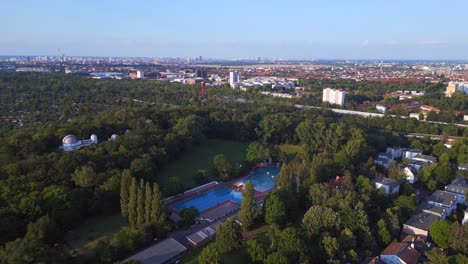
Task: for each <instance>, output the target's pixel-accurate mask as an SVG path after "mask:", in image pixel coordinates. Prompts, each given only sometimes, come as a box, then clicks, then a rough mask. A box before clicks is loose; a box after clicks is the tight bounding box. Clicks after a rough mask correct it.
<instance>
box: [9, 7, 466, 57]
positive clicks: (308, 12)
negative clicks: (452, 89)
mask: <svg viewBox="0 0 468 264" xmlns="http://www.w3.org/2000/svg"><path fill="white" fill-rule="evenodd" d="M0 6H2V10H4V14H2V16H3V18H4V21H8V22H11V23H10V24H9V25H8V26H4V27H2V28H1V29H0V36H1V38H0V54H1V55H6V56H8V55H17V56H54V55H56V54H58V49H60V50H61V53H64V54H65V55H67V56H95V57H180V58H186V57H196V56H203V57H206V58H208V57H211V58H226V59H227V58H238V59H239V58H244V59H246V58H257V57H262V58H270V59H310V60H313V59H330V60H334V59H336V60H346V59H347V60H468V35H467V34H463V33H464V32H466V28H465V26H464V24H463V23H461V22H462V21H463V20H462V19H460V18H461V17H463V16H464V15H465V14H464V11H465V10H468V2H466V1H461V0H457V1H451V2H450V3H447V4H445V3H443V2H440V1H435V0H429V1H420V0H416V1H402V0H397V1H392V2H383V1H382V2H379V3H378V5H377V4H376V1H370V0H366V1H332V2H331V1H330V2H325V3H324V2H321V1H317V2H316V1H302V0H301V1H298V0H297V1H295V0H293V1H287V2H285V1H246V0H240V1H237V2H229V3H228V2H219V1H213V0H209V1H196V2H195V1H177V2H175V3H172V2H170V1H164V2H160V1H157V2H156V1H155V2H152V1H146V2H141V3H129V2H127V1H111V0H104V1H99V2H96V3H95V2H93V1H89V0H83V1H79V2H66V1H52V0H45V1H32V0H23V1H9V2H5V3H2V4H0Z"/></svg>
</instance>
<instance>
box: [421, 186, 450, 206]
mask: <svg viewBox="0 0 468 264" xmlns="http://www.w3.org/2000/svg"><path fill="white" fill-rule="evenodd" d="M427 200H428V201H429V202H434V203H439V204H442V205H444V206H446V207H451V206H452V205H453V204H454V203H455V202H456V201H457V196H456V195H455V194H453V193H449V192H446V191H440V190H437V191H435V192H434V193H433V194H432V195H431V196H429V198H428V199H427Z"/></svg>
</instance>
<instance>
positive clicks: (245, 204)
mask: <svg viewBox="0 0 468 264" xmlns="http://www.w3.org/2000/svg"><path fill="white" fill-rule="evenodd" d="M254 194H255V191H254V188H253V185H252V182H251V181H247V183H246V184H245V188H244V191H243V192H242V203H241V208H240V211H239V218H240V220H241V222H242V228H244V230H248V229H249V228H250V227H251V226H252V225H253V223H254V220H255V212H256V206H255V197H254Z"/></svg>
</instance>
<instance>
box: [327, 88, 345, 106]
mask: <svg viewBox="0 0 468 264" xmlns="http://www.w3.org/2000/svg"><path fill="white" fill-rule="evenodd" d="M345 95H346V93H345V92H344V91H341V90H336V89H331V88H325V89H323V102H329V103H330V104H335V105H339V106H341V107H343V106H344V102H345Z"/></svg>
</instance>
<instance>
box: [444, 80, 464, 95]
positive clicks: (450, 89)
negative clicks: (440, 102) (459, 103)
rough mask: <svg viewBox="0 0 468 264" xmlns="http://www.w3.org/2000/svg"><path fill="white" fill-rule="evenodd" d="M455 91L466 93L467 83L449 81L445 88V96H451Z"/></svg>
mask: <svg viewBox="0 0 468 264" xmlns="http://www.w3.org/2000/svg"><path fill="white" fill-rule="evenodd" d="M455 92H463V93H465V94H468V83H466V82H449V84H448V86H447V89H446V90H445V96H446V97H452V94H453V93H455Z"/></svg>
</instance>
